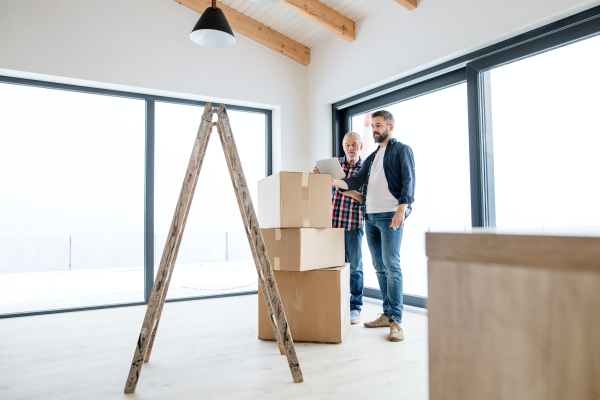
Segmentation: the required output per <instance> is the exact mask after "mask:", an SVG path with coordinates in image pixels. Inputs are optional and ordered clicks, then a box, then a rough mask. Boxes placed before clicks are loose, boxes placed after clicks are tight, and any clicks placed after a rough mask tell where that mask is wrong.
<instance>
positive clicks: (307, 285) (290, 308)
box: [258, 264, 350, 343]
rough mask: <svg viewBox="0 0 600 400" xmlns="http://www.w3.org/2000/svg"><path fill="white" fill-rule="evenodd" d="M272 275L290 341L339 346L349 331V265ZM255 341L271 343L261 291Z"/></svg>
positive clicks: (273, 338)
mask: <svg viewBox="0 0 600 400" xmlns="http://www.w3.org/2000/svg"><path fill="white" fill-rule="evenodd" d="M274 273H275V281H276V282H277V287H278V289H279V294H280V296H281V301H282V302H283V309H284V311H285V315H286V317H287V321H288V325H289V327H290V331H291V332H292V338H293V339H294V341H295V342H320V343H341V342H342V340H343V339H344V337H345V336H346V333H347V332H348V329H349V328H350V264H345V265H344V266H342V267H335V268H327V269H316V270H313V271H305V272H291V271H274ZM258 338H259V339H261V340H275V335H274V333H273V328H272V326H271V322H270V320H269V314H268V313H267V306H266V305H265V300H264V298H263V296H262V291H261V290H259V291H258Z"/></svg>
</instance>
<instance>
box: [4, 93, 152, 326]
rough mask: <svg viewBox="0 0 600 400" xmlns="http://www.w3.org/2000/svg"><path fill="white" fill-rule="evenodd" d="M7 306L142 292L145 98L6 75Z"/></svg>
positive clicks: (23, 308) (137, 297) (67, 303)
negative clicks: (9, 79)
mask: <svg viewBox="0 0 600 400" xmlns="http://www.w3.org/2000/svg"><path fill="white" fill-rule="evenodd" d="M0 113H1V117H0V314H5V313H18V312H27V311H39V310H50V309H60V308H73V307H84V306H95V305H105V304H114V303H126V302H139V301H143V300H144V298H143V264H144V245H143V230H144V224H143V212H144V207H143V204H144V197H143V196H144V130H145V128H144V126H145V125H144V124H145V120H144V115H145V103H144V101H142V100H133V99H125V98H119V97H111V96H101V95H94V94H87V93H76V92H69V91H62V90H55V89H45V88H37V87H30V86H22V85H12V84H0Z"/></svg>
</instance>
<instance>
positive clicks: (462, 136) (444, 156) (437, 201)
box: [352, 84, 471, 296]
mask: <svg viewBox="0 0 600 400" xmlns="http://www.w3.org/2000/svg"><path fill="white" fill-rule="evenodd" d="M384 109H386V110H387V111H390V112H391V113H392V114H393V115H394V119H395V123H396V125H395V130H394V134H393V136H394V137H395V138H396V139H398V140H399V141H400V142H402V143H405V144H407V145H409V146H410V147H411V148H412V150H413V153H414V158H415V168H416V188H415V203H414V204H413V212H412V213H411V215H410V216H409V217H408V218H407V220H406V223H405V227H404V233H403V238H402V247H401V251H400V266H401V268H402V274H403V278H404V293H407V294H414V295H419V296H427V258H426V255H425V232H427V231H429V230H432V231H433V230H446V229H452V230H466V229H470V227H471V205H470V204H471V203H470V180H469V140H468V120H467V92H466V84H460V85H456V86H453V87H450V88H447V89H444V90H440V91H437V92H434V93H430V94H427V95H424V96H421V97H417V98H414V99H411V100H407V101H404V102H401V103H397V104H394V105H391V106H388V107H384ZM370 125H371V113H367V114H362V115H357V116H355V117H353V118H352V126H353V130H354V131H356V132H358V133H360V134H362V136H363V142H364V148H363V153H362V155H361V156H362V158H363V159H365V158H366V157H367V156H368V155H369V154H371V153H372V152H373V151H375V150H376V149H377V146H378V145H377V144H375V142H374V141H373V136H372V131H371V127H370ZM367 212H368V210H367ZM362 250H363V264H364V275H365V286H368V287H374V288H379V285H378V283H377V277H376V275H375V270H374V268H373V264H372V260H371V255H370V252H369V247H368V245H367V240H366V237H363V247H362Z"/></svg>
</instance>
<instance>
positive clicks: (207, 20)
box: [190, 0, 235, 47]
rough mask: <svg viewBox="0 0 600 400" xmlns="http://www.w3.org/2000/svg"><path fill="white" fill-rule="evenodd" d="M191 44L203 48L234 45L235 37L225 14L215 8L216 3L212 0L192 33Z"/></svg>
mask: <svg viewBox="0 0 600 400" xmlns="http://www.w3.org/2000/svg"><path fill="white" fill-rule="evenodd" d="M190 39H192V42H194V43H196V44H199V45H200V46H205V47H229V46H233V45H234V44H235V36H233V31H232V30H231V26H229V22H227V18H225V13H223V10H221V9H220V8H217V1H216V0H212V7H208V8H207V9H206V10H204V12H203V13H202V15H201V16H200V19H199V20H198V22H196V25H195V26H194V29H193V30H192V33H190Z"/></svg>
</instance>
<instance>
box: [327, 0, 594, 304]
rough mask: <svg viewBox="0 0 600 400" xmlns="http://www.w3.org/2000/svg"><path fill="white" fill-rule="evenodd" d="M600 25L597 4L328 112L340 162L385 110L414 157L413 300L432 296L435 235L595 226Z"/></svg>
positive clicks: (409, 253)
mask: <svg viewBox="0 0 600 400" xmlns="http://www.w3.org/2000/svg"><path fill="white" fill-rule="evenodd" d="M599 20H600V7H593V8H590V9H588V10H586V11H583V12H581V13H579V14H575V15H572V16H570V17H567V18H565V19H563V20H560V21H557V22H553V23H551V24H548V25H546V26H542V27H540V28H537V29H534V30H532V31H529V32H526V33H523V34H521V35H518V36H515V37H513V38H510V39H507V40H505V41H503V42H500V43H496V44H494V45H491V46H489V47H486V48H483V49H480V50H477V51H475V52H473V53H469V54H466V55H464V56H460V57H458V58H455V59H453V60H449V61H446V62H444V63H441V64H439V65H436V66H434V67H431V68H427V69H425V70H423V71H420V72H417V73H415V74H413V75H410V76H407V77H403V78H401V79H398V80H396V81H393V82H390V83H387V84H385V85H382V86H380V87H378V88H374V89H370V90H368V91H366V92H364V93H361V94H357V95H355V96H352V97H349V98H347V99H344V100H341V101H339V102H337V103H335V104H333V105H332V114H333V121H332V122H333V125H332V128H333V129H332V130H333V135H332V139H333V142H332V144H333V154H334V155H335V156H341V155H342V154H343V149H342V147H341V144H342V137H343V135H344V134H345V133H346V132H348V131H350V130H353V129H352V128H354V130H356V131H358V132H359V133H361V132H363V129H366V128H365V127H364V125H365V124H366V125H368V121H366V119H367V117H366V116H365V113H367V112H368V111H371V110H378V109H384V108H386V109H388V110H389V111H391V112H392V113H394V114H395V116H396V124H397V125H399V126H398V127H397V128H396V129H397V130H398V129H399V128H400V129H399V132H398V134H397V135H395V136H396V137H399V139H400V140H401V141H404V142H405V143H407V144H409V145H410V146H411V147H412V148H413V150H414V153H415V161H416V167H417V174H416V176H417V185H416V194H415V204H414V211H413V213H412V214H411V216H410V217H409V218H408V219H407V225H406V228H405V231H404V238H403V243H402V250H401V263H402V269H403V273H404V291H405V294H407V295H405V297H404V299H405V303H406V304H411V305H417V306H420V307H424V305H425V303H424V301H423V299H419V298H416V297H415V296H411V294H421V295H423V294H426V290H424V287H425V279H426V277H425V257H424V255H423V252H422V249H423V247H422V246H423V243H422V241H421V238H422V233H423V232H425V231H427V230H429V229H431V230H432V231H434V230H451V231H454V232H456V231H461V230H463V229H464V230H469V225H472V226H473V227H496V226H498V227H501V228H543V227H580V226H598V225H600V211H599V209H598V207H597V204H598V203H599V202H600V186H599V185H598V184H596V182H597V181H598V177H599V176H600V163H599V162H598V161H597V156H596V154H595V153H596V149H597V148H598V146H599V145H600V120H599V119H598V116H597V114H598V112H597V110H599V109H600V100H599V97H598V93H600V78H599V75H598V72H597V71H599V70H600V36H599V35H600V25H598V21H599ZM463 82H466V88H465V85H464V84H462V83H463ZM453 85H457V86H454V87H452V88H450V86H453ZM436 90H438V92H435V91H436ZM433 92H435V93H433ZM465 100H466V107H465ZM390 104H392V105H391V106H390ZM446 111H448V112H449V113H448V114H446ZM398 115H401V116H402V118H399V117H398ZM467 115H468V119H467ZM399 121H400V122H399ZM402 124H405V125H404V126H403V125H402ZM465 130H466V131H467V132H468V135H467V136H466V137H465V136H464V135H462V136H461V135H460V132H465ZM365 132H366V133H367V134H366V135H365V137H370V134H369V130H368V129H366V131H365ZM403 133H404V136H402V134H403ZM429 137H431V140H427V139H425V140H423V139H424V138H429ZM467 140H468V141H467ZM369 144H370V146H373V148H374V143H372V142H371V143H369ZM373 148H371V149H370V150H369V151H372V149H373ZM443 148H447V149H450V150H451V151H450V152H444V151H443V150H442V149H443ZM467 149H468V152H467ZM369 151H367V152H369ZM450 153H452V154H456V156H457V157H456V158H453V157H450V155H449V154H450ZM455 174H456V175H455ZM467 186H468V187H469V188H468V189H467ZM467 195H469V196H468V197H467ZM447 199H452V200H453V201H452V203H446V200H447ZM469 203H470V204H469ZM467 205H469V206H470V215H469V212H468V208H467ZM449 210H450V211H449ZM419 212H421V213H422V214H419ZM411 229H412V231H411ZM417 232H418V233H417ZM411 235H415V236H411ZM363 255H364V257H363V262H364V263H365V285H366V286H371V287H375V288H376V287H377V285H376V280H375V276H374V275H373V272H372V271H373V270H372V266H371V265H369V264H370V262H369V261H370V260H369V257H368V247H366V245H365V244H363ZM366 293H367V294H369V295H373V296H376V297H377V293H376V292H373V291H366Z"/></svg>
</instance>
